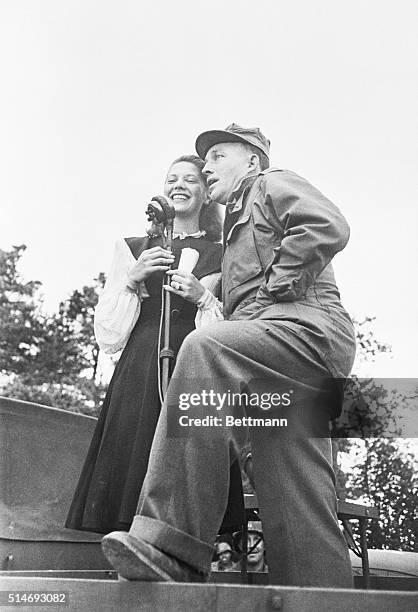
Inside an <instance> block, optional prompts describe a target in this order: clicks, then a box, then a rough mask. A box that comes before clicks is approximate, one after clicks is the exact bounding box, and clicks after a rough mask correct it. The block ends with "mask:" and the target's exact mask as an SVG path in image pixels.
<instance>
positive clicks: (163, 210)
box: [146, 196, 176, 226]
mask: <svg viewBox="0 0 418 612" xmlns="http://www.w3.org/2000/svg"><path fill="white" fill-rule="evenodd" d="M146 214H147V217H148V221H155V222H156V223H162V224H163V225H164V226H168V225H171V224H172V223H173V219H174V217H175V216H176V211H175V210H174V206H173V205H172V204H171V203H170V202H169V201H168V200H167V198H165V197H164V196H154V197H153V198H151V202H150V203H149V204H148V207H147V211H146Z"/></svg>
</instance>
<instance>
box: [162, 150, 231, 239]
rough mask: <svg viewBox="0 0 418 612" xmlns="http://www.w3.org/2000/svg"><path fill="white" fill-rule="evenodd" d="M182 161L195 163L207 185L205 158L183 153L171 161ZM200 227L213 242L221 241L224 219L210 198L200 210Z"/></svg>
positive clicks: (172, 164)
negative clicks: (204, 171)
mask: <svg viewBox="0 0 418 612" xmlns="http://www.w3.org/2000/svg"><path fill="white" fill-rule="evenodd" d="M180 162H187V163H189V164H193V165H194V166H195V167H196V168H197V169H198V170H199V173H200V177H201V179H202V181H203V183H204V185H205V187H206V176H205V175H204V174H203V172H202V170H203V168H204V166H205V162H204V161H203V159H201V158H200V157H198V156H197V155H181V156H180V157H177V159H175V160H174V161H173V162H172V163H171V166H174V164H177V163H180ZM171 166H170V167H171ZM199 229H201V230H205V231H206V237H207V238H208V240H211V241H212V242H220V240H221V239H222V219H221V215H220V213H219V207H218V206H217V205H216V204H215V203H214V202H211V201H210V200H209V201H208V203H205V204H203V206H202V209H201V211H200V216H199Z"/></svg>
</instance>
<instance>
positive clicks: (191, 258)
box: [178, 247, 199, 273]
mask: <svg viewBox="0 0 418 612" xmlns="http://www.w3.org/2000/svg"><path fill="white" fill-rule="evenodd" d="M198 260H199V251H196V249H191V248H190V247H186V248H184V249H182V251H181V255H180V261H179V268H178V269H179V270H183V272H189V273H190V272H192V270H193V269H194V267H195V265H196V264H197V262H198Z"/></svg>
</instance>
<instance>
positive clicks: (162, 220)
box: [147, 196, 176, 399]
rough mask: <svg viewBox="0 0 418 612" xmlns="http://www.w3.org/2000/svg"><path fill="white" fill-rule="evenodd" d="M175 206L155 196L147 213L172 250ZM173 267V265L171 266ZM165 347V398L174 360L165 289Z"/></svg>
mask: <svg viewBox="0 0 418 612" xmlns="http://www.w3.org/2000/svg"><path fill="white" fill-rule="evenodd" d="M175 214H176V213H175V210H174V206H173V205H172V204H170V203H169V202H168V200H167V199H166V198H164V197H163V196H155V197H153V198H152V200H151V202H150V204H149V205H148V208H147V215H148V219H149V220H150V221H154V220H155V221H156V222H157V223H159V224H161V226H162V228H163V230H162V240H163V248H164V249H166V250H167V251H170V252H172V250H173V247H172V241H173V224H174V217H175ZM170 267H171V266H170ZM163 284H164V285H169V284H170V277H169V276H168V274H167V273H164V281H163ZM162 309H163V319H162V321H163V330H164V333H163V341H164V343H163V347H162V349H161V350H160V354H159V358H160V360H161V391H162V397H163V399H165V396H166V393H167V387H168V383H169V378H170V361H171V360H174V357H175V355H174V351H173V349H172V348H171V347H170V324H171V317H170V314H171V293H170V292H169V291H164V294H163V304H162Z"/></svg>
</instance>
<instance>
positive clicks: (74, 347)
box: [0, 245, 105, 414]
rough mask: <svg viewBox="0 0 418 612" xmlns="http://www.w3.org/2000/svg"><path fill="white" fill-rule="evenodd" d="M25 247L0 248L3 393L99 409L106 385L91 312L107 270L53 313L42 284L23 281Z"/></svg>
mask: <svg viewBox="0 0 418 612" xmlns="http://www.w3.org/2000/svg"><path fill="white" fill-rule="evenodd" d="M25 248H26V247H25V246H24V245H21V246H19V247H13V249H12V251H9V252H8V251H0V289H1V293H0V326H1V336H0V372H1V374H3V377H4V379H5V382H3V384H2V386H1V393H2V394H3V395H6V396H10V397H13V398H15V399H24V400H27V401H32V402H38V403H41V404H45V405H49V406H55V407H59V408H64V409H66V410H73V411H75V412H83V413H87V414H95V413H97V409H98V406H99V403H100V401H101V399H102V397H103V395H104V386H103V385H102V384H101V382H100V381H99V380H97V378H98V377H97V363H98V355H99V348H98V346H97V344H96V341H95V338H94V329H93V314H94V307H95V305H96V303H97V299H98V292H99V291H100V289H101V288H102V287H103V285H104V281H105V277H104V274H103V273H101V274H100V275H99V276H98V278H97V279H95V281H94V284H93V285H92V286H85V287H83V288H82V290H81V291H79V290H75V291H73V293H72V294H71V296H70V298H69V299H68V300H66V301H64V302H61V303H60V305H59V309H58V312H57V313H53V314H52V315H49V314H47V313H45V312H44V311H43V309H42V300H41V297H40V293H39V292H40V287H41V283H39V282H38V281H31V282H25V281H24V280H23V279H22V278H21V276H20V275H19V273H18V270H17V265H18V262H19V259H20V258H21V256H22V254H23V253H24V251H25Z"/></svg>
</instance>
